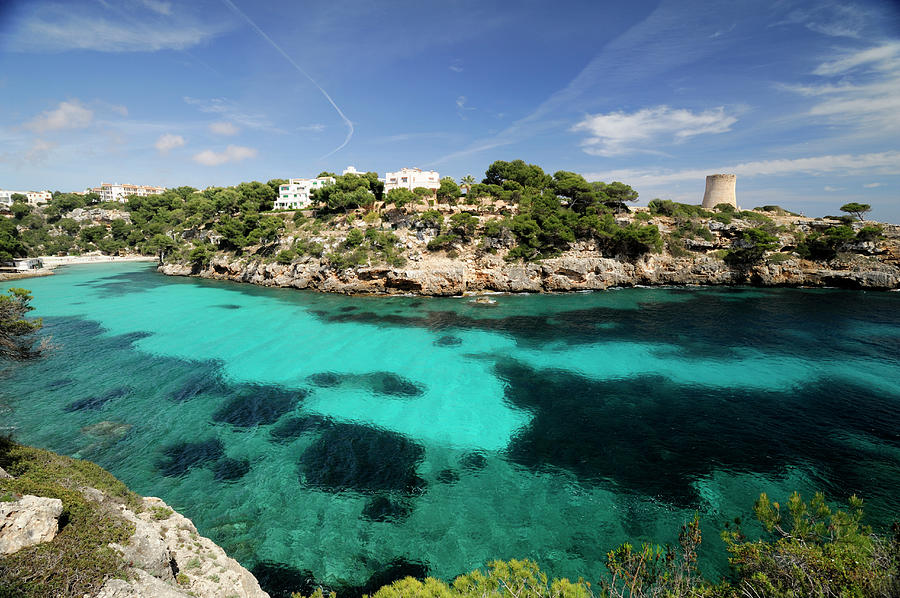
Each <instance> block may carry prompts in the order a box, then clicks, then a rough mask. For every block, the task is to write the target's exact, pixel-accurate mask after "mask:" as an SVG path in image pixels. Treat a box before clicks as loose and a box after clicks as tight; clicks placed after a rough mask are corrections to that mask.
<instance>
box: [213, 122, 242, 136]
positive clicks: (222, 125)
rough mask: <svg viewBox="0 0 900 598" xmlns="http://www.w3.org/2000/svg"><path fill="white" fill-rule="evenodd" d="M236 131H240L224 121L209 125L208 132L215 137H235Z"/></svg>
mask: <svg viewBox="0 0 900 598" xmlns="http://www.w3.org/2000/svg"><path fill="white" fill-rule="evenodd" d="M238 131H240V129H238V128H237V127H236V126H234V125H233V124H232V123H230V122H226V121H222V122H217V123H212V124H210V125H209V132H210V133H214V134H216V135H237V134H238Z"/></svg>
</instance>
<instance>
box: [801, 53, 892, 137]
mask: <svg viewBox="0 0 900 598" xmlns="http://www.w3.org/2000/svg"><path fill="white" fill-rule="evenodd" d="M813 73H814V74H816V75H820V76H822V77H828V78H833V79H834V80H833V81H830V82H828V83H823V84H821V85H795V86H785V88H786V89H788V90H790V91H792V92H794V93H798V94H800V95H803V96H807V97H813V98H816V101H815V102H814V103H813V104H812V105H811V107H810V108H809V110H808V112H807V116H810V117H813V118H815V119H816V120H819V121H824V122H825V123H827V124H830V125H843V126H850V127H853V128H854V129H855V130H856V131H858V132H860V133H863V134H874V135H876V136H882V135H885V134H896V133H897V132H900V118H898V116H897V115H898V114H900V42H889V43H884V44H881V45H879V46H875V47H872V48H868V49H866V50H859V51H854V52H847V53H845V54H843V55H842V56H839V57H838V58H836V59H832V60H829V61H828V62H823V63H822V64H820V65H819V66H818V67H816V69H815V70H814V71H813Z"/></svg>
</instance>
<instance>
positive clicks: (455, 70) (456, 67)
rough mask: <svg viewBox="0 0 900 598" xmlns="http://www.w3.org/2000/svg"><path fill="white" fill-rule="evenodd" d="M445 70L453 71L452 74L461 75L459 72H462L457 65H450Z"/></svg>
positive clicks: (461, 68)
mask: <svg viewBox="0 0 900 598" xmlns="http://www.w3.org/2000/svg"><path fill="white" fill-rule="evenodd" d="M447 68H448V69H450V70H451V71H453V72H454V73H461V72H463V67H461V66H459V65H456V64H451V65H450V66H448V67H447Z"/></svg>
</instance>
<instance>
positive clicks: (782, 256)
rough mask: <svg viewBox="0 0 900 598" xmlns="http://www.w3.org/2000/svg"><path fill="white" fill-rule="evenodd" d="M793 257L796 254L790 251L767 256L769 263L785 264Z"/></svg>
mask: <svg viewBox="0 0 900 598" xmlns="http://www.w3.org/2000/svg"><path fill="white" fill-rule="evenodd" d="M793 258H794V256H793V255H791V254H790V253H773V254H772V255H770V256H768V257H767V258H766V262H767V263H769V264H783V263H784V262H786V261H788V260H791V259H793Z"/></svg>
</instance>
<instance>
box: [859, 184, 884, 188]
mask: <svg viewBox="0 0 900 598" xmlns="http://www.w3.org/2000/svg"><path fill="white" fill-rule="evenodd" d="M863 187H865V188H866V189H874V188H875V187H881V183H866V184H865V185H863Z"/></svg>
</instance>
